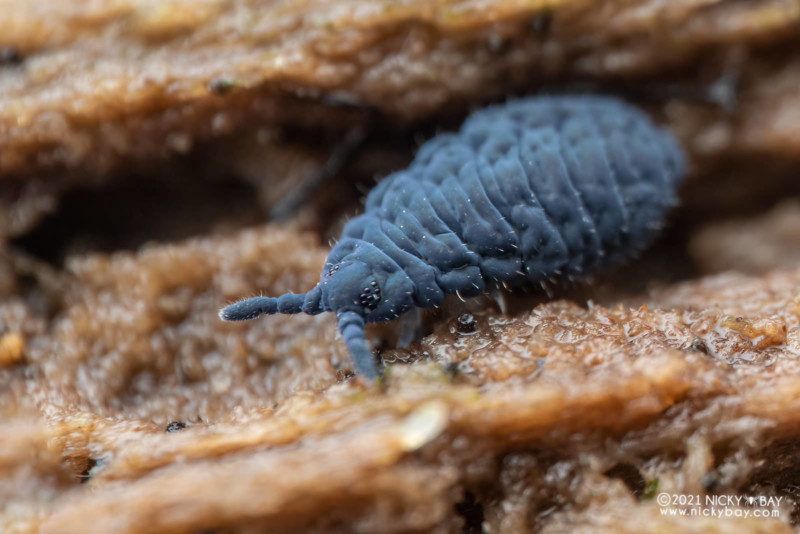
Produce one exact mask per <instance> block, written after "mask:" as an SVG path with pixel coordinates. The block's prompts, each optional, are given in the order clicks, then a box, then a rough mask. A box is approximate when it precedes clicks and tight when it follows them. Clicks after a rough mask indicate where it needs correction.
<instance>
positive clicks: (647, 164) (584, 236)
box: [220, 96, 684, 379]
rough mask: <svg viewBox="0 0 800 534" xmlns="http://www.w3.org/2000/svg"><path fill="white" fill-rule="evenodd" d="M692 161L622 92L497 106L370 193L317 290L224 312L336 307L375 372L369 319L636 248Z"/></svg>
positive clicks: (362, 367)
mask: <svg viewBox="0 0 800 534" xmlns="http://www.w3.org/2000/svg"><path fill="white" fill-rule="evenodd" d="M683 167H684V160H683V156H682V153H681V151H680V149H679V147H678V146H677V144H676V143H675V141H674V140H673V139H672V138H671V137H670V136H669V135H668V134H667V133H666V132H664V131H662V130H660V129H658V128H657V127H655V126H654V125H653V124H652V123H651V122H650V120H649V119H648V118H647V117H646V116H645V115H644V114H643V113H642V112H640V111H638V110H637V109H635V108H633V107H631V106H629V105H627V104H625V103H623V102H621V101H619V100H617V99H614V98H610V97H602V96H546V97H532V98H526V99H521V100H516V101H511V102H508V103H506V104H500V105H495V106H490V107H488V108H485V109H482V110H479V111H477V112H475V113H473V114H472V115H471V116H470V117H469V118H468V119H467V120H466V122H465V123H464V124H463V125H462V127H461V129H460V131H458V132H457V133H448V134H442V135H439V136H437V137H435V138H433V139H431V140H430V141H428V142H427V143H425V144H424V145H423V146H422V147H421V148H420V150H419V152H418V153H417V155H416V158H415V159H414V161H413V162H412V163H411V165H410V166H409V167H408V168H407V169H405V170H402V171H399V172H395V173H393V174H391V175H389V176H387V177H386V178H385V179H383V180H382V181H381V182H380V183H379V184H378V185H377V186H376V187H375V188H374V189H373V190H372V191H371V192H370V193H369V195H368V196H367V199H366V208H365V210H364V213H363V214H362V215H359V216H357V217H355V218H353V219H352V220H350V221H349V222H348V223H347V225H346V226H345V228H344V231H343V233H342V237H341V239H340V240H339V242H338V243H336V245H335V246H334V247H333V248H332V249H331V251H330V254H329V255H328V258H327V261H326V262H325V266H324V268H323V270H322V275H321V276H320V281H319V284H317V286H316V287H314V288H313V289H312V290H311V291H309V292H308V293H302V294H293V293H287V294H285V295H282V296H280V297H277V298H272V297H255V298H251V299H247V300H243V301H240V302H237V303H235V304H232V305H230V306H228V307H226V308H223V309H222V310H221V311H220V317H221V318H222V319H223V320H226V321H238V320H245V319H252V318H255V317H257V316H259V315H262V314H273V313H300V312H304V313H308V314H317V313H322V312H326V311H330V312H334V313H336V315H337V318H338V325H339V329H340V331H341V333H342V337H343V338H344V341H345V343H346V345H347V348H348V351H349V352H350V355H351V358H352V360H353V364H354V367H355V369H356V371H357V372H358V373H360V374H361V375H363V376H365V377H367V378H370V379H372V378H375V377H376V376H377V374H378V373H377V368H376V365H375V360H374V358H373V355H372V352H371V350H370V348H369V345H368V344H367V342H366V339H365V337H364V325H365V323H367V322H371V321H373V322H375V321H389V320H391V319H394V318H396V317H398V316H400V315H401V314H403V313H405V312H406V311H408V310H410V309H411V308H413V307H415V306H416V307H423V308H430V307H435V306H437V305H439V304H440V303H441V302H442V300H443V299H444V296H445V294H447V293H457V294H459V295H460V296H462V297H470V296H475V295H478V294H480V293H482V292H483V291H485V290H486V289H487V288H490V287H492V285H493V284H497V283H504V284H505V285H518V284H523V283H531V282H534V283H535V282H540V281H542V280H544V279H548V278H552V277H554V276H555V277H558V276H569V277H576V276H580V275H582V274H583V273H588V272H591V271H594V270H596V269H598V268H601V267H603V266H605V265H608V264H610V263H613V262H615V261H617V260H619V259H621V258H623V257H625V256H629V255H631V254H632V253H634V252H636V251H637V250H639V249H641V248H643V247H644V246H645V245H646V244H647V243H648V242H649V240H650V239H651V237H652V236H653V235H654V233H655V232H656V230H658V228H659V227H660V226H661V224H662V220H663V218H664V215H665V213H666V212H667V210H668V209H669V208H670V207H671V206H673V205H674V204H675V203H676V190H677V187H678V184H679V182H680V178H681V175H682V174H683Z"/></svg>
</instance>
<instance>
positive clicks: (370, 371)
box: [339, 311, 378, 380]
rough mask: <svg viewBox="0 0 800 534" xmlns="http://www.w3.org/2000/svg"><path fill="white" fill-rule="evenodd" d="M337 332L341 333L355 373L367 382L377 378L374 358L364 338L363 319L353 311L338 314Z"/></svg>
mask: <svg viewBox="0 0 800 534" xmlns="http://www.w3.org/2000/svg"><path fill="white" fill-rule="evenodd" d="M339 331H340V332H341V333H342V338H343V339H344V344H345V345H347V351H348V352H349V353H350V358H351V359H352V360H353V366H354V367H355V371H356V373H358V374H360V375H361V376H363V377H364V378H366V379H367V380H375V379H376V378H378V369H377V368H376V367H375V358H374V357H373V356H372V350H370V348H369V345H368V344H367V338H366V337H364V318H363V317H362V316H361V315H359V314H357V313H356V312H353V311H344V312H341V313H340V314H339Z"/></svg>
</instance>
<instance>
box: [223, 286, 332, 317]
mask: <svg viewBox="0 0 800 534" xmlns="http://www.w3.org/2000/svg"><path fill="white" fill-rule="evenodd" d="M324 311H325V309H324V307H323V306H322V288H320V287H319V286H316V287H315V288H314V289H312V290H311V291H309V292H308V293H286V294H285V295H281V296H280V297H277V298H276V297H253V298H251V299H246V300H240V301H239V302H236V303H234V304H231V305H230V306H225V307H224V308H222V309H221V310H220V311H219V318H220V319H222V320H223V321H247V320H249V319H255V318H256V317H258V316H259V315H265V314H266V315H272V314H275V313H307V314H309V315H317V314H318V313H322V312H324Z"/></svg>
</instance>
